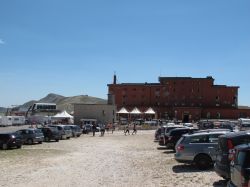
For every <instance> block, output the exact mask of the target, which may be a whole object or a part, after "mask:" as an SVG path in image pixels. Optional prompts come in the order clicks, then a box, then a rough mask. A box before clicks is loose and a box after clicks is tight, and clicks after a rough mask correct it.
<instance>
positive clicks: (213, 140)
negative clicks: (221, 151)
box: [207, 134, 222, 161]
mask: <svg viewBox="0 0 250 187" xmlns="http://www.w3.org/2000/svg"><path fill="white" fill-rule="evenodd" d="M221 135H222V134H210V135H209V136H208V147H207V148H208V154H209V155H210V156H211V158H212V160H213V161H215V160H216V154H217V150H218V140H219V136H221Z"/></svg>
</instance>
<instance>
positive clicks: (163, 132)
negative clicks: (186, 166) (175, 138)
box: [159, 125, 183, 146]
mask: <svg viewBox="0 0 250 187" xmlns="http://www.w3.org/2000/svg"><path fill="white" fill-rule="evenodd" d="M177 128H183V126H182V125H169V126H163V127H162V130H161V135H160V138H159V145H160V146H165V145H166V139H167V134H168V133H169V131H171V130H173V129H177Z"/></svg>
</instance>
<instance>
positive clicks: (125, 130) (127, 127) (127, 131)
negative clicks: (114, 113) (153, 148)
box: [124, 125, 130, 136]
mask: <svg viewBox="0 0 250 187" xmlns="http://www.w3.org/2000/svg"><path fill="white" fill-rule="evenodd" d="M127 133H128V135H130V134H129V125H126V126H125V129H124V134H125V136H127Z"/></svg>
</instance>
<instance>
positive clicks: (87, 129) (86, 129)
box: [82, 124, 101, 134]
mask: <svg viewBox="0 0 250 187" xmlns="http://www.w3.org/2000/svg"><path fill="white" fill-rule="evenodd" d="M92 126H93V125H92V124H86V125H84V126H83V130H82V133H83V134H88V133H89V132H92V131H93V130H92ZM100 129H101V128H100V127H99V125H96V130H95V131H96V132H100Z"/></svg>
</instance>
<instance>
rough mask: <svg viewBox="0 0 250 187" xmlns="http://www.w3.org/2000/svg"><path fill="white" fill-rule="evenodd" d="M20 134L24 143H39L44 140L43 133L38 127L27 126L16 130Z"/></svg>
mask: <svg viewBox="0 0 250 187" xmlns="http://www.w3.org/2000/svg"><path fill="white" fill-rule="evenodd" d="M16 133H17V134H19V135H20V136H21V139H22V141H23V143H24V144H29V145H32V144H34V143H39V144H41V143H42V142H43V141H44V135H43V133H42V131H41V130H40V129H36V128H29V129H21V130H18V131H16Z"/></svg>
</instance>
